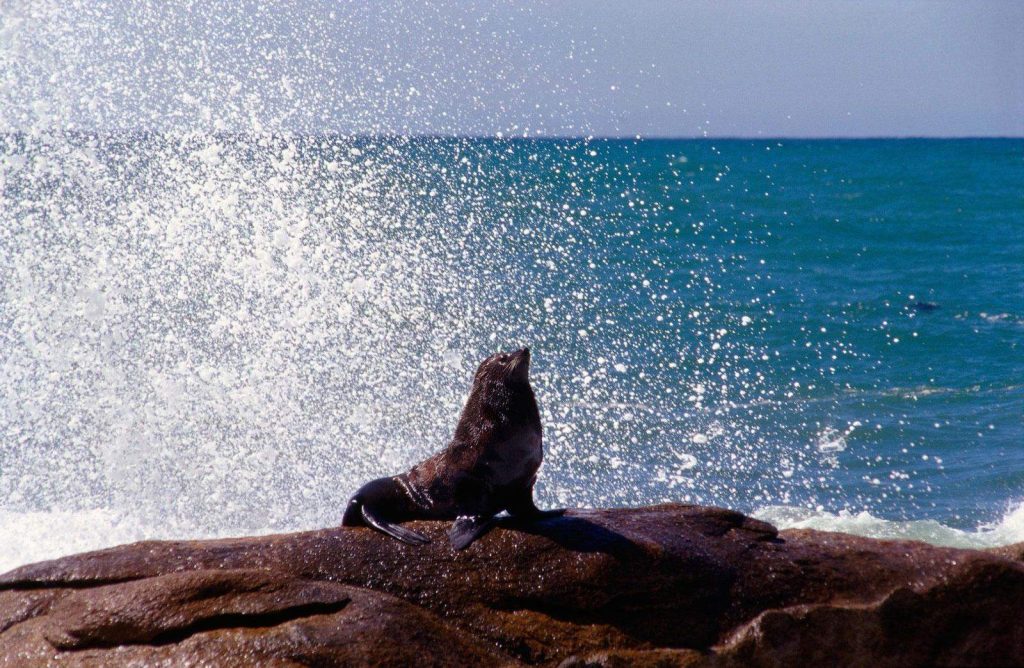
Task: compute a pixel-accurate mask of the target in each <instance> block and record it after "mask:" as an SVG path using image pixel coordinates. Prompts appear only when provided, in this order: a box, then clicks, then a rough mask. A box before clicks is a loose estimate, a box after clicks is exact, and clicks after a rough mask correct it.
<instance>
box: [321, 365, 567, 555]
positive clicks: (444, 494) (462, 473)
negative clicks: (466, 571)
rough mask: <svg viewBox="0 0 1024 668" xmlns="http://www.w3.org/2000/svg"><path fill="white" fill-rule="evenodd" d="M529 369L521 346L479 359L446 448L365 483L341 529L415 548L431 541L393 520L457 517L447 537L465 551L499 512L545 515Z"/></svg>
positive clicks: (540, 448) (540, 451)
mask: <svg viewBox="0 0 1024 668" xmlns="http://www.w3.org/2000/svg"><path fill="white" fill-rule="evenodd" d="M529 364H530V351H529V349H527V348H523V349H522V350H519V351H517V352H514V353H511V354H508V353H497V354H495V355H491V356H490V357H488V358H487V359H486V360H484V361H483V362H482V363H481V364H480V367H479V368H478V369H477V372H476V376H475V377H474V379H473V389H472V391H471V393H470V396H469V399H468V400H467V401H466V405H465V407H464V408H463V409H462V415H461V416H460V417H459V423H458V425H457V426H456V427H455V435H454V437H453V438H452V441H451V443H449V444H448V447H447V448H445V449H444V450H442V451H441V452H439V453H437V454H436V455H434V456H433V457H430V458H429V459H427V460H425V461H423V462H420V463H419V464H417V465H416V466H414V467H412V469H411V470H409V471H408V472H407V473H402V474H401V475H397V476H393V477H391V478H379V479H377V480H373V481H371V482H369V483H367V484H365V485H363V486H362V487H361V488H360V489H359V490H358V491H357V492H356V493H355V495H354V496H353V497H352V499H351V500H350V501H349V505H348V508H347V509H346V511H345V516H344V518H343V519H342V522H341V523H342V525H343V526H371V527H373V528H375V529H377V530H378V531H382V532H383V533H386V534H388V535H390V536H392V537H394V538H397V539H398V540H401V541H403V542H406V543H410V544H413V545H418V544H422V543H426V542H428V541H429V539H427V537H426V536H423V535H422V534H419V533H417V532H415V531H412V530H410V529H406V528H404V527H401V526H397V523H399V522H405V521H408V520H414V519H435V520H456V522H455V524H454V526H453V527H452V531H451V534H450V538H451V542H452V545H453V546H455V547H456V549H463V548H465V547H467V546H469V544H470V543H472V542H473V541H474V540H476V539H477V538H478V537H479V536H481V535H483V533H485V532H486V531H487V529H488V528H489V527H490V526H491V524H492V522H493V518H494V516H495V515H497V514H498V513H500V512H502V511H508V512H509V513H510V514H512V515H516V516H534V517H541V516H544V515H546V514H548V513H543V512H542V511H540V510H538V509H537V506H536V505H534V503H533V484H534V482H535V481H536V479H537V469H538V468H539V467H540V464H541V460H542V458H543V446H542V429H541V422H540V411H539V410H538V408H537V400H536V398H535V397H534V395H533V389H532V388H531V387H530V381H529Z"/></svg>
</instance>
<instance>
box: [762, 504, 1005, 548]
mask: <svg viewBox="0 0 1024 668" xmlns="http://www.w3.org/2000/svg"><path fill="white" fill-rule="evenodd" d="M754 516H755V517H757V518H759V519H762V520H764V521H766V522H770V523H772V524H774V525H775V526H777V527H778V528H779V529H816V530H818V531H837V532H841V533H849V534H854V535H857V536H868V537H870V538H883V539H888V540H919V541H924V542H926V543H931V544H933V545H942V546H946V547H962V548H976V549H983V548H989V547H998V546H1000V545H1011V544H1013V543H1019V542H1022V541H1024V503H1017V504H1015V505H1013V506H1012V507H1011V508H1010V509H1009V510H1007V512H1006V513H1005V514H1004V515H1003V516H1002V517H1001V518H1000V519H999V520H997V521H995V522H989V523H984V524H980V525H978V526H977V527H975V528H974V529H973V530H963V529H956V528H954V527H950V526H947V525H945V524H942V523H941V522H938V521H936V520H909V521H900V520H887V519H883V518H880V517H876V516H874V515H872V514H871V513H869V512H867V511H861V512H856V513H855V512H850V511H847V510H842V511H839V512H838V513H830V512H827V511H823V510H809V509H807V508H797V507H793V506H768V507H766V508H762V509H760V510H758V511H756V512H755V513H754Z"/></svg>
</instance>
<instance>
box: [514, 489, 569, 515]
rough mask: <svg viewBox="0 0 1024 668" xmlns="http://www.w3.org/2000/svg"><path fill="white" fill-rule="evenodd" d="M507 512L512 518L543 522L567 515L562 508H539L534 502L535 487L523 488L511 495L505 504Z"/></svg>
mask: <svg viewBox="0 0 1024 668" xmlns="http://www.w3.org/2000/svg"><path fill="white" fill-rule="evenodd" d="M505 510H507V511H508V514H509V515H511V516H512V517H516V518H522V519H531V520H542V519H545V518H548V517H561V516H562V515H564V514H565V509H564V508H560V509H558V510H541V509H540V508H538V507H537V504H535V503H534V502H533V485H532V484H531V485H530V486H529V487H525V486H524V487H523V488H522V489H520V490H518V491H516V492H515V493H514V494H512V495H510V496H509V498H508V501H507V502H506V504H505Z"/></svg>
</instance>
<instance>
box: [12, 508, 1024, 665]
mask: <svg viewBox="0 0 1024 668" xmlns="http://www.w3.org/2000/svg"><path fill="white" fill-rule="evenodd" d="M411 526H413V527H414V528H415V529H416V530H417V531H421V532H423V533H424V534H426V535H428V536H430V537H432V538H433V539H434V542H433V543H431V544H429V545H426V546H422V547H411V546H408V545H404V544H402V543H399V542H398V541H395V540H391V539H389V538H386V537H384V536H382V535H380V534H378V533H375V532H373V531H370V530H368V529H361V528H338V529H325V530H321V531H310V532H305V533H296V534H288V535H278V536H263V537H255V538H239V539H229V540H215V541H188V542H143V543H136V544H133V545H126V546H122V547H117V548H112V549H109V550H102V551H99V552H92V553H87V554H81V555H76V556H71V557H66V558H63V559H57V560H55V561H50V562H44V563H39V564H33V565H29V566H25V567H22V568H19V569H17V570H14V571H11V572H10V573H7V574H5V575H3V576H0V665H9V666H34V665H62V666H76V665H96V666H118V665H140V666H142V665H144V666H150V665H173V666H187V665H196V666H199V665H203V666H249V665H265V666H311V665H316V666H333V665H342V666H347V665H353V666H361V665H416V666H432V665H437V666H440V665H459V666H464V665H482V666H488V665H495V666H514V665H532V664H543V665H556V666H557V665H562V666H720V665H721V666H734V665H735V666H750V665H754V666H758V665H763V666H788V665H807V666H817V665H856V666H860V665H863V666H871V667H872V668H880V667H883V666H908V665H955V666H960V665H977V666H1001V665H1024V563H1022V562H1021V561H1020V558H1021V556H1022V555H1024V549H1021V547H1020V546H1015V547H1009V548H1001V549H1000V550H998V551H992V552H983V551H971V550H954V549H945V548H938V547H933V546H930V545H926V544H923V543H916V542H898V541H879V540H872V539H868V538H859V537H855V536H849V535H844V534H834V533H824V532H816V531H805V530H799V531H784V532H781V533H779V532H776V530H775V529H774V528H773V527H771V526H770V525H768V524H765V523H764V522H760V521H757V520H754V519H751V518H748V517H745V516H744V515H741V514H739V513H735V512H731V511H727V510H722V509H718V508H705V507H695V506H681V505H663V506H655V507H650V508H637V509H619V510H579V511H570V512H568V513H567V514H566V515H565V516H564V517H560V518H553V519H547V520H544V521H540V522H534V523H517V522H514V521H512V520H507V521H504V522H503V523H502V524H501V525H500V526H499V527H498V528H497V529H495V530H494V531H492V532H491V533H490V534H488V535H487V536H485V537H484V538H482V539H481V540H480V541H479V542H477V543H475V544H474V545H473V546H472V547H471V548H470V549H468V550H466V551H464V552H453V551H452V550H451V548H450V547H449V546H448V542H447V540H446V536H445V533H446V531H447V528H448V523H432V522H416V523H413V524H412V525H411Z"/></svg>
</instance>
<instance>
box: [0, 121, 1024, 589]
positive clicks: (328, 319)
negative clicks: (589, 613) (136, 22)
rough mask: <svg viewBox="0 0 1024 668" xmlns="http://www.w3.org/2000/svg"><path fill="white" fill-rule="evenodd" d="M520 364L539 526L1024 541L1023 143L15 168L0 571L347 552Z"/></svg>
mask: <svg viewBox="0 0 1024 668" xmlns="http://www.w3.org/2000/svg"><path fill="white" fill-rule="evenodd" d="M524 345H526V346H529V347H530V348H531V351H532V352H533V364H532V370H531V375H532V383H533V386H534V388H535V390H536V393H537V395H538V399H539V402H540V405H541V413H542V416H543V422H544V447H545V460H544V466H543V468H542V470H541V474H540V479H539V481H538V484H537V488H536V491H535V493H536V497H537V500H538V504H539V505H540V506H541V507H620V506H635V505H641V504H655V503H665V502H679V503H691V504H713V505H718V506H725V507H728V508H734V509H736V510H739V511H743V512H745V513H751V514H753V515H755V516H757V517H760V518H762V519H765V520H768V521H770V522H773V523H775V524H776V525H777V526H779V527H780V528H787V527H812V528H816V529H823V530H830V531H844V532H852V533H857V534H863V535H869V536H878V537H883V538H903V539H915V540H924V541H928V542H932V543H935V544H941V545H955V546H965V547H990V546H996V545H1003V544H1008V543H1012V542H1016V541H1024V505H1022V503H1024V140H1021V139H950V140H946V139H866V140H831V139H820V140H795V139H757V140H750V139H643V138H641V139H602V138H566V139H528V138H467V137H430V136H427V137H400V136H341V135H332V136H311V135H288V134H255V133H253V134H235V135H233V134H210V133H205V134H204V133H185V132H182V133H173V132H166V133H136V134H132V133H118V134H97V133H84V132H83V133H73V132H66V131H57V130H53V131H32V132H27V133H10V134H6V135H0V571H4V570H7V569H9V568H14V567H16V566H18V565H21V564H24V563H28V562H32V561H36V560H41V559H49V558H54V557H57V556H60V555H64V554H68V553H72V552H77V551H81V550H86V549H96V548H100V547H106V546H109V545H114V544H118V543H122V542H127V541H135V540H142V539H155V538H199V537H214V536H231V535H242V534H254V533H270V532H282V531H296V530H305V529H315V528H320V527H328V526H335V525H337V524H338V523H339V521H340V518H341V514H342V511H343V509H344V506H345V503H346V500H347V499H348V497H349V495H350V494H351V493H352V492H353V491H354V490H355V489H356V488H357V487H358V486H359V485H360V484H361V483H362V482H365V481H366V480H368V479H371V478H375V477H380V476H385V475H390V474H394V473H398V472H401V471H403V470H405V469H407V468H408V467H409V466H410V465H412V464H414V463H415V462H417V461H419V460H421V459H423V458H424V457H426V456H428V455H429V454H431V453H433V452H435V451H437V450H439V449H441V448H443V447H444V446H445V444H446V443H447V440H448V439H449V438H450V436H451V433H452V430H453V428H454V425H455V423H456V420H457V418H458V414H459V411H460V408H461V406H462V403H463V401H464V400H465V398H466V395H467V392H468V390H469V387H470V382H471V379H472V375H473V372H474V369H475V367H476V365H477V364H478V363H479V362H480V361H481V360H482V359H483V358H484V357H485V356H487V355H489V354H490V353H492V352H495V351H498V350H508V349H513V348H518V347H521V346H524Z"/></svg>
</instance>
